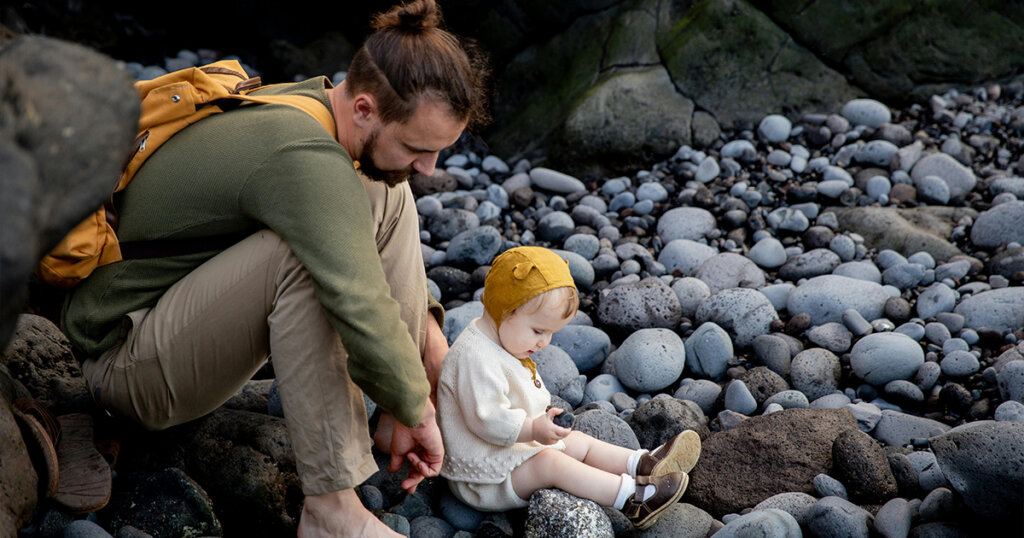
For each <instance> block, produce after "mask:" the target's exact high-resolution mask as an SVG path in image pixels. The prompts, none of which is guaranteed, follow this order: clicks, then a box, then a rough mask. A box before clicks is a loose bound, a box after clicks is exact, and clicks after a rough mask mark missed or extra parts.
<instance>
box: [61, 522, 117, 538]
mask: <svg viewBox="0 0 1024 538" xmlns="http://www.w3.org/2000/svg"><path fill="white" fill-rule="evenodd" d="M62 536H63V537H64V538H113V537H112V536H111V535H110V533H109V532H107V531H106V530H104V529H103V527H100V526H99V525H97V524H95V523H93V522H92V521H88V520H85V519H76V520H75V521H72V522H71V523H70V524H69V525H68V526H67V527H64V533H63V534H62Z"/></svg>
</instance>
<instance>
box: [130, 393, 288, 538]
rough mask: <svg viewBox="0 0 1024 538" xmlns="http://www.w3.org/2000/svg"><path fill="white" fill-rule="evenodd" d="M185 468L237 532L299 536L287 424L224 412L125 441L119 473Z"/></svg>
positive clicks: (257, 415) (258, 415)
mask: <svg viewBox="0 0 1024 538" xmlns="http://www.w3.org/2000/svg"><path fill="white" fill-rule="evenodd" d="M169 467H174V468H177V469H181V470H182V471H183V472H184V473H185V474H186V475H187V476H188V477H189V478H191V479H192V480H194V481H195V482H196V483H198V484H199V485H200V487H201V488H202V489H203V490H205V492H206V493H208V494H209V496H210V498H211V499H212V500H213V505H214V506H215V507H216V511H217V518H219V520H220V522H221V523H223V525H224V527H225V528H228V529H231V530H232V533H239V534H242V535H250V536H256V535H274V536H284V535H286V534H295V530H296V527H297V525H298V519H299V512H300V511H301V509H302V491H301V487H300V484H299V479H298V475H297V474H296V471H295V456H294V454H293V453H292V444H291V438H290V437H289V436H288V430H287V428H286V427H285V423H284V419H281V418H277V417H272V416H269V415H265V414H261V413H252V412H248V411H239V410H235V409H226V408H220V409H218V410H216V411H214V412H213V413H210V414H209V415H206V416H205V417H203V418H200V419H197V420H194V421H191V422H188V423H185V424H182V425H180V426H175V427H173V428H169V429H167V430H163V431H160V432H151V433H137V434H135V435H133V436H131V437H130V438H128V437H126V438H124V439H122V442H121V454H120V459H119V461H118V474H119V475H120V474H122V473H138V474H140V475H148V474H151V473H156V472H159V471H162V470H164V469H167V468H169Z"/></svg>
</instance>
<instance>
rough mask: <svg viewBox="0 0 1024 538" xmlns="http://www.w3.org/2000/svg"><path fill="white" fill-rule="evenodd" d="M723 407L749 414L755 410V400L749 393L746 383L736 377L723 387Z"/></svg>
mask: <svg viewBox="0 0 1024 538" xmlns="http://www.w3.org/2000/svg"><path fill="white" fill-rule="evenodd" d="M725 408H726V409H728V410H730V411H735V412H736V413H741V414H743V415H748V416H749V415H752V414H754V412H755V411H757V400H755V399H754V396H753V395H752V394H750V389H749V388H747V385H746V383H744V382H743V381H741V380H739V379H737V380H734V381H733V382H731V383H729V386H728V387H726V389H725Z"/></svg>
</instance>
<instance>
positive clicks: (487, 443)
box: [437, 318, 565, 484]
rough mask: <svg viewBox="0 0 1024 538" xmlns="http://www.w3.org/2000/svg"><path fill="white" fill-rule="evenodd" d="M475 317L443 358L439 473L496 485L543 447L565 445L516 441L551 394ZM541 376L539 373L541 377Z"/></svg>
mask: <svg viewBox="0 0 1024 538" xmlns="http://www.w3.org/2000/svg"><path fill="white" fill-rule="evenodd" d="M479 323H482V321H481V320H480V318H477V319H474V320H473V321H472V322H470V323H469V325H468V326H466V328H465V329H464V330H463V331H462V333H461V334H459V337H458V338H457V339H456V340H455V343H454V344H452V347H451V349H450V350H449V351H448V354H447V355H446V356H445V358H444V362H443V363H442V366H441V375H440V378H439V380H438V384H437V422H438V425H439V426H440V428H441V436H442V437H443V438H444V451H445V454H444V464H443V465H442V467H441V476H443V477H445V478H447V479H449V480H454V481H460V482H476V483H483V484H497V483H500V482H502V481H504V480H505V478H506V477H507V476H508V475H509V473H511V472H512V470H513V469H515V468H516V467H518V466H519V465H520V464H521V463H523V462H524V461H526V460H528V459H529V458H530V457H532V456H533V455H534V454H536V453H537V452H540V451H541V450H544V449H545V448H555V449H558V450H565V443H563V442H562V441H558V442H557V443H555V444H553V445H542V444H540V443H538V442H536V441H531V442H529V443H517V442H516V438H517V437H519V432H520V430H521V429H522V427H523V421H524V420H525V419H526V417H527V416H530V417H531V418H536V417H539V416H541V415H543V414H544V413H545V411H546V410H547V406H548V405H550V404H551V394H550V393H549V392H548V389H547V388H546V387H544V384H543V381H542V382H541V387H540V388H537V387H536V386H535V385H534V384H533V378H532V377H531V375H530V370H529V369H528V368H526V367H524V366H523V364H522V363H521V362H519V359H517V358H515V357H513V356H512V355H511V354H509V352H507V351H505V350H504V349H503V348H502V347H501V346H500V345H499V344H498V343H497V342H494V341H493V340H491V339H490V338H489V337H487V335H485V334H484V333H483V332H482V331H481V330H480V327H479V326H478V324H479ZM538 379H540V378H539V376H538Z"/></svg>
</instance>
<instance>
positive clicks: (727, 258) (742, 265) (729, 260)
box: [693, 252, 765, 295]
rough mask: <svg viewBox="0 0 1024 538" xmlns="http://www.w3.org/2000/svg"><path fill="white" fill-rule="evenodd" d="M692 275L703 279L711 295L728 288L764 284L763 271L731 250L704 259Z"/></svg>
mask: <svg viewBox="0 0 1024 538" xmlns="http://www.w3.org/2000/svg"><path fill="white" fill-rule="evenodd" d="M693 276H695V277H697V278H699V279H701V280H703V281H704V283H705V284H707V285H708V288H709V289H710V290H711V294H712V295H714V294H716V293H718V292H720V291H722V290H726V289H730V288H738V287H744V288H757V287H760V286H764V284H765V275H764V271H762V270H761V269H760V268H759V267H758V266H757V265H756V264H755V263H754V262H753V261H751V260H750V259H749V258H747V257H745V256H741V255H739V254H733V253H731V252H722V253H719V254H715V255H714V256H711V257H710V258H708V259H707V260H704V262H703V263H701V264H700V266H699V267H697V270H696V271H695V273H694V275H693Z"/></svg>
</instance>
